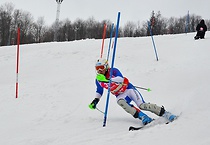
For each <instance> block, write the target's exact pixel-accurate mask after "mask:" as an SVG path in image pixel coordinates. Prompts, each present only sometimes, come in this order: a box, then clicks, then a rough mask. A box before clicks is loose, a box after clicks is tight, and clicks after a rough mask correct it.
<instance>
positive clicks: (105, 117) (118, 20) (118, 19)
mask: <svg viewBox="0 0 210 145" xmlns="http://www.w3.org/2000/svg"><path fill="white" fill-rule="evenodd" d="M119 23H120V12H118V17H117V26H116V32H115V43H114V50H113V55H112V65H111V70H110V80H109V88H108V93H107V98H106V107H105V112H104V122H103V127H105V126H106V120H107V112H108V106H109V96H110V88H111V87H110V86H111V81H112V74H113V67H114V59H115V52H116V46H117V37H118V29H119Z"/></svg>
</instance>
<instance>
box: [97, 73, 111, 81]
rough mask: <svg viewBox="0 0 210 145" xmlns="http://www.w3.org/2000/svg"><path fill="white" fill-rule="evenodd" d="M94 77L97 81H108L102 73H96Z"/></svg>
mask: <svg viewBox="0 0 210 145" xmlns="http://www.w3.org/2000/svg"><path fill="white" fill-rule="evenodd" d="M96 79H97V80H98V81H99V82H105V83H108V82H109V80H107V79H106V77H105V76H104V75H103V74H98V75H97V76H96Z"/></svg>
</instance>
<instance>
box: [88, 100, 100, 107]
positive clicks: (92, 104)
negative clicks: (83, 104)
mask: <svg viewBox="0 0 210 145" xmlns="http://www.w3.org/2000/svg"><path fill="white" fill-rule="evenodd" d="M98 102H99V99H98V98H95V99H94V100H93V101H92V102H91V103H90V105H89V108H90V109H96V105H97V104H98Z"/></svg>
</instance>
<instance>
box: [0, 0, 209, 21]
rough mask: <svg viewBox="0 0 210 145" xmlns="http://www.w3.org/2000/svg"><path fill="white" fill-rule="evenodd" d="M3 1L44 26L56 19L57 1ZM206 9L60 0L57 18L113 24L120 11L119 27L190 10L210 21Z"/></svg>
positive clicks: (192, 1) (128, 0)
mask: <svg viewBox="0 0 210 145" xmlns="http://www.w3.org/2000/svg"><path fill="white" fill-rule="evenodd" d="M5 2H11V3H13V4H14V7H15V9H22V10H24V11H28V12H30V13H31V14H32V16H33V17H34V20H35V21H36V20H37V18H38V17H41V16H43V17H44V19H45V22H46V25H51V24H52V23H53V22H54V21H55V19H56V10H57V3H56V0H0V5H2V4H4V3H5ZM209 6H210V0H200V1H199V0H105V1H102V0H63V2H62V4H61V11H60V17H59V18H60V20H64V19H66V18H68V19H69V20H71V21H75V20H76V19H77V18H81V19H83V20H86V19H88V18H90V17H94V18H95V20H97V21H102V20H106V19H108V20H111V21H113V22H114V23H116V19H117V13H118V12H119V11H120V12H121V19H120V25H124V24H125V23H126V22H128V21H133V22H135V23H136V22H138V21H140V22H143V21H146V20H148V19H149V17H150V15H151V12H152V10H154V11H155V12H158V11H160V12H161V14H162V16H163V17H166V18H170V17H171V16H174V17H176V18H179V17H182V16H184V15H186V14H187V12H188V10H189V12H190V14H196V15H200V16H202V17H203V18H204V19H210V8H209Z"/></svg>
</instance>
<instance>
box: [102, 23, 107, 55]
mask: <svg viewBox="0 0 210 145" xmlns="http://www.w3.org/2000/svg"><path fill="white" fill-rule="evenodd" d="M105 37H106V24H104V32H103V41H102V46H101V58H102V55H103V50H104V39H105Z"/></svg>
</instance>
